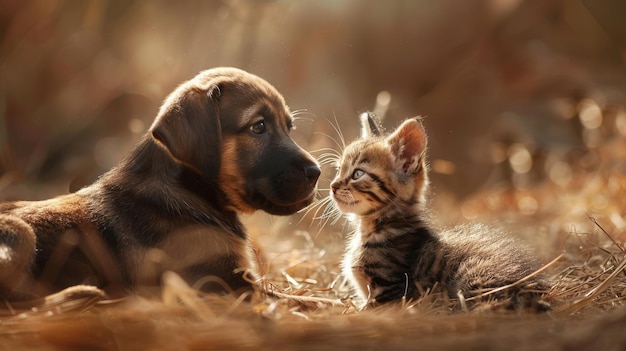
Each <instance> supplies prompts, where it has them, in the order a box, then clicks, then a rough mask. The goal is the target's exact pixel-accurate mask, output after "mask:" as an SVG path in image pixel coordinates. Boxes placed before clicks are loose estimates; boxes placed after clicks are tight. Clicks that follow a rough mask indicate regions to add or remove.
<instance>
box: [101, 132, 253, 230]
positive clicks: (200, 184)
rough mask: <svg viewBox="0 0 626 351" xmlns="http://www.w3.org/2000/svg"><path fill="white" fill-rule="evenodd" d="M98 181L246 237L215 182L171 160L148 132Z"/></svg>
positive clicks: (183, 215) (200, 221)
mask: <svg viewBox="0 0 626 351" xmlns="http://www.w3.org/2000/svg"><path fill="white" fill-rule="evenodd" d="M100 182H101V183H103V184H104V185H105V188H110V189H117V190H118V191H128V192H132V193H134V194H135V195H136V196H139V197H140V198H142V199H143V200H145V201H146V202H152V203H153V205H154V206H158V207H160V208H161V209H162V210H163V211H168V210H169V209H176V211H174V212H175V213H172V215H175V216H176V217H184V218H185V219H187V220H190V221H194V222H198V223H205V224H218V225H220V226H226V227H225V228H224V229H227V230H229V231H232V232H234V233H235V234H236V235H238V236H242V237H243V236H245V234H244V230H243V226H242V224H241V222H240V221H239V218H238V216H237V214H236V213H235V212H233V211H232V210H229V209H228V206H227V203H225V201H226V199H227V198H226V196H225V195H224V193H223V192H222V191H221V189H220V188H219V186H218V185H217V184H218V183H217V182H216V181H215V180H213V179H208V178H207V177H204V176H203V175H201V174H198V172H197V171H196V170H193V169H190V168H188V167H185V166H184V165H183V164H181V163H179V162H177V161H176V160H174V159H172V157H171V156H170V155H169V153H168V152H167V151H166V150H164V149H163V148H162V147H160V146H159V145H157V144H156V143H155V142H154V140H153V139H152V138H151V137H150V136H149V135H146V136H145V137H144V138H143V139H142V140H141V141H140V142H139V144H138V145H137V146H136V147H135V149H134V150H133V151H132V152H131V154H130V155H129V156H128V157H127V158H126V159H125V160H124V161H123V162H121V163H120V164H119V165H118V166H117V167H116V168H114V169H112V170H111V171H109V172H108V173H107V174H105V175H104V176H103V177H102V178H101V179H100ZM122 187H123V189H122ZM181 219H182V218H181Z"/></svg>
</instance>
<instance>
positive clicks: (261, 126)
mask: <svg viewBox="0 0 626 351" xmlns="http://www.w3.org/2000/svg"><path fill="white" fill-rule="evenodd" d="M250 131H251V132H252V133H254V134H263V133H265V121H264V120H260V121H258V122H256V123H255V124H253V125H251V126H250Z"/></svg>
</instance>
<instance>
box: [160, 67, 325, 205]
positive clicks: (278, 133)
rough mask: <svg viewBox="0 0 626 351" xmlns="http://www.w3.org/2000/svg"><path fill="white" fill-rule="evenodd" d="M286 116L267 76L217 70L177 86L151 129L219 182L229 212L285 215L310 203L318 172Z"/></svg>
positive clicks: (165, 144) (178, 157)
mask: <svg viewBox="0 0 626 351" xmlns="http://www.w3.org/2000/svg"><path fill="white" fill-rule="evenodd" d="M292 122H293V119H292V116H291V114H290V112H289V109H288V107H287V105H286V104H285V101H284V99H283V97H282V96H281V95H280V94H279V93H278V91H277V90H276V89H275V88H274V87H273V86H271V85H270V84H269V83H268V82H266V81H265V80H263V79H261V78H259V77H257V76H255V75H252V74H250V73H247V72H245V71H242V70H239V69H235V68H215V69H211V70H207V71H204V72H202V73H200V74H199V75H197V76H196V77H195V78H194V79H192V80H190V81H188V82H186V83H184V84H183V85H181V86H180V87H178V89H176V90H175V91H174V92H173V93H172V94H171V95H170V96H169V97H168V98H167V99H166V101H165V103H164V104H163V106H162V107H161V110H160V112H159V115H158V116H157V118H156V120H155V122H154V124H153V125H152V127H151V128H150V131H151V133H152V136H153V137H154V139H155V140H156V141H157V142H158V143H159V144H161V145H162V146H163V147H165V148H166V149H167V151H168V152H169V154H170V155H171V157H173V158H174V159H175V160H176V161H177V162H179V163H180V164H182V165H183V166H185V167H187V168H189V169H192V170H193V171H195V172H196V173H198V174H200V175H201V176H203V177H204V178H205V179H207V180H209V181H211V182H214V183H217V184H219V186H220V188H221V190H222V191H223V193H224V194H225V195H226V197H227V203H228V204H229V206H230V207H232V208H233V209H234V210H236V211H238V212H254V211H255V210H257V209H261V210H264V211H266V212H268V213H271V214H277V215H287V214H292V213H294V212H296V211H298V210H299V209H301V208H303V207H304V206H306V205H308V204H309V203H311V201H312V200H313V197H314V189H315V184H316V182H317V178H318V177H319V175H320V169H319V167H318V165H317V163H316V162H315V160H314V159H313V157H311V155H309V154H308V153H307V152H306V151H304V150H303V149H302V148H301V147H300V146H298V145H297V144H296V143H295V142H294V140H293V139H292V138H291V136H290V131H291V129H292Z"/></svg>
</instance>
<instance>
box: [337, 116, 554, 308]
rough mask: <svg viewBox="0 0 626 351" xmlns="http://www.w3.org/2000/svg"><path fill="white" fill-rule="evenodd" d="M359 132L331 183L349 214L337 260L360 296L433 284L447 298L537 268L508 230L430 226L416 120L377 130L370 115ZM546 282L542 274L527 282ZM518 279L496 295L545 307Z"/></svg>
mask: <svg viewBox="0 0 626 351" xmlns="http://www.w3.org/2000/svg"><path fill="white" fill-rule="evenodd" d="M361 122H362V123H361V124H362V136H361V138H360V139H359V140H357V141H355V142H353V143H351V144H349V145H347V146H346V148H345V150H344V152H343V155H342V158H341V160H340V165H339V169H338V172H337V176H336V177H335V179H334V180H333V182H332V183H331V198H332V199H333V201H334V203H335V205H336V207H337V208H338V209H339V210H340V211H341V212H343V213H345V214H350V215H351V216H353V219H354V224H355V231H354V233H353V234H352V236H351V238H350V240H349V244H348V247H347V250H346V253H345V256H344V259H343V262H342V273H343V274H344V275H345V276H346V277H347V278H348V280H349V282H350V283H351V284H352V286H353V287H354V290H355V291H356V292H357V294H358V296H359V297H360V299H362V300H363V302H369V303H385V302H389V301H394V300H400V299H402V298H403V297H406V298H407V299H417V298H419V297H420V296H421V295H422V294H423V293H424V292H425V291H427V290H431V289H433V287H435V286H439V287H441V288H443V289H444V291H445V292H447V293H448V295H449V296H450V297H451V298H457V297H464V298H469V297H471V296H475V295H476V294H478V293H480V292H484V290H481V289H487V288H497V287H501V286H504V285H507V284H511V283H514V282H516V281H518V280H519V279H521V278H524V277H526V276H528V275H529V274H531V273H533V272H534V271H535V270H536V269H538V268H539V267H538V264H537V261H536V260H535V259H534V258H532V255H531V253H530V252H529V250H528V249H527V248H526V247H525V246H524V245H522V244H521V243H519V242H517V241H516V240H514V239H513V238H511V237H508V236H506V235H505V234H503V233H500V232H497V231H496V230H494V229H493V228H488V227H486V226H482V225H465V226H460V227H456V228H452V229H449V230H445V231H441V232H436V231H435V230H434V229H432V228H433V226H432V225H431V224H430V223H429V219H428V215H427V211H426V207H425V203H426V201H425V194H426V191H427V188H428V174H427V163H426V144H427V140H426V134H425V131H424V128H423V126H422V124H421V123H420V122H419V121H418V120H417V119H409V120H406V121H405V122H404V123H402V125H400V126H399V127H398V128H397V129H396V130H395V131H394V132H392V133H391V134H389V135H382V134H381V133H380V129H379V127H378V126H377V123H376V122H375V121H374V120H373V118H372V116H371V115H369V114H364V116H362V118H361ZM531 286H534V287H535V288H539V289H540V288H545V287H546V286H547V285H546V284H545V282H544V281H543V280H541V279H540V278H533V279H529V280H528V281H526V283H525V287H526V288H528V287H531ZM527 291H528V290H527V289H522V288H521V287H519V286H517V287H516V288H515V289H508V290H505V291H503V292H502V293H500V294H498V295H490V296H491V297H496V298H499V299H500V300H503V301H505V302H506V304H508V305H507V306H509V307H518V306H529V305H534V306H538V307H540V308H541V307H543V306H545V305H544V304H543V303H541V304H538V303H537V302H539V300H538V297H539V294H535V293H532V292H528V293H527Z"/></svg>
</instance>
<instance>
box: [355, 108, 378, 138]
mask: <svg viewBox="0 0 626 351" xmlns="http://www.w3.org/2000/svg"><path fill="white" fill-rule="evenodd" d="M359 119H360V120H361V139H365V138H367V137H370V136H372V135H373V136H379V135H380V127H379V126H378V123H377V122H376V119H375V118H374V114H373V113H371V112H363V113H361V115H360V116H359Z"/></svg>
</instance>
